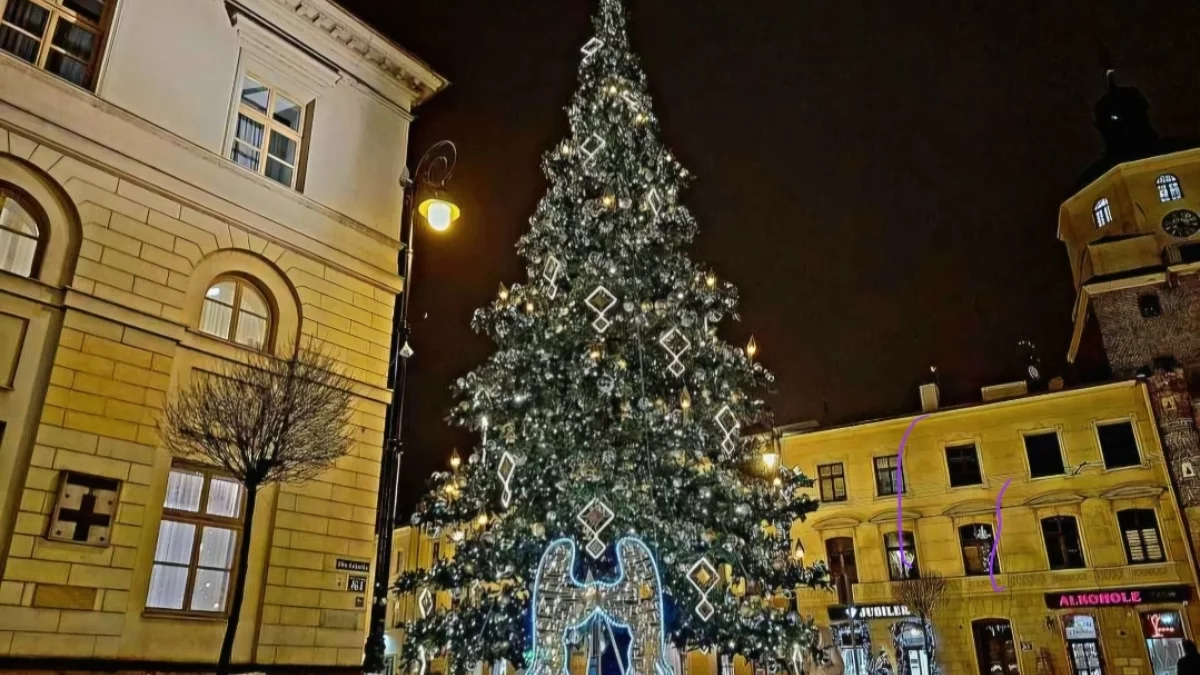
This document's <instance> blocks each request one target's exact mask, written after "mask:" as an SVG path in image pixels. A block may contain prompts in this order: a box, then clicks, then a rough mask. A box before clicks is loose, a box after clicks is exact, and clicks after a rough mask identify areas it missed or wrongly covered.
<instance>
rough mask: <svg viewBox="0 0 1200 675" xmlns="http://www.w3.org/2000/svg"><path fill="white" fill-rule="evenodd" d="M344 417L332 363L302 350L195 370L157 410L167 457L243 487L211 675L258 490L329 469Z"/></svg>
mask: <svg viewBox="0 0 1200 675" xmlns="http://www.w3.org/2000/svg"><path fill="white" fill-rule="evenodd" d="M350 414H351V393H350V387H349V381H348V380H347V379H346V378H345V377H344V376H343V374H342V371H341V368H340V367H339V364H338V363H337V362H336V361H334V360H333V359H332V358H331V357H330V356H328V355H327V354H326V353H324V352H321V351H316V350H313V349H309V348H305V347H298V348H296V349H294V350H292V356H291V357H290V358H287V359H280V358H276V357H274V356H270V355H268V354H255V355H254V356H252V357H250V358H249V359H248V360H247V362H246V363H236V364H229V365H225V366H223V367H221V368H219V369H218V371H217V372H215V373H205V372H199V371H197V372H195V373H194V374H193V375H192V378H191V382H189V384H188V386H187V387H185V388H182V389H181V390H180V391H179V392H178V393H177V394H176V395H175V398H174V400H172V401H170V402H169V403H168V404H167V406H166V409H165V410H164V411H163V416H162V421H161V424H160V428H161V431H162V439H163V443H164V445H165V446H166V448H167V449H168V450H169V451H170V452H171V454H173V455H175V456H177V457H181V458H185V459H190V460H193V461H198V462H202V463H205V464H208V465H211V466H215V467H218V468H220V469H221V470H223V471H225V472H228V473H229V475H230V476H232V477H233V478H235V479H237V480H238V481H240V482H241V484H242V486H243V487H244V488H245V490H246V509H245V528H244V529H243V531H242V540H241V542H240V544H239V547H238V558H237V562H236V567H235V569H234V570H233V572H234V574H233V583H234V587H233V601H232V602H231V603H230V606H229V620H228V623H227V625H226V628H225V639H224V641H223V642H222V643H221V657H220V661H219V662H218V664H217V673H218V674H219V675H224V674H225V673H227V672H229V662H230V659H231V657H232V655H233V640H234V637H235V636H236V635H237V626H238V620H239V618H240V615H241V611H242V600H243V598H244V596H245V591H246V564H247V559H248V557H249V553H250V541H251V535H252V533H253V528H254V507H255V503H256V501H257V497H258V490H259V488H261V487H263V486H264V485H268V484H271V483H291V482H299V481H304V480H308V479H310V478H313V477H315V476H316V475H317V474H319V473H321V472H322V471H325V470H326V469H329V468H331V467H332V466H333V465H334V463H335V462H336V461H337V460H338V458H340V457H342V456H344V455H345V454H347V453H348V452H349V451H350V448H351V446H352V444H353V435H352V431H351V426H350Z"/></svg>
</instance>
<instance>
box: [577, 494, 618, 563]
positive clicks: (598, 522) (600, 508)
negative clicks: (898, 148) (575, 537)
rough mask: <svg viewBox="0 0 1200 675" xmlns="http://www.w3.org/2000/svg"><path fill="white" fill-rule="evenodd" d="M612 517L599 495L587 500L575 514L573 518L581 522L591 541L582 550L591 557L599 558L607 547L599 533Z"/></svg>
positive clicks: (609, 509)
mask: <svg viewBox="0 0 1200 675" xmlns="http://www.w3.org/2000/svg"><path fill="white" fill-rule="evenodd" d="M614 517H615V514H614V513H613V510H612V509H611V508H609V506H608V504H605V503H604V501H603V500H602V499H600V498H599V497H596V498H595V499H593V500H592V501H590V502H588V504H587V506H585V507H583V510H582V511H580V512H579V513H577V514H575V518H576V519H578V520H579V522H580V523H582V524H583V530H584V532H586V533H587V534H588V535H590V536H591V541H589V542H588V543H587V546H585V547H583V550H585V551H587V553H588V555H590V556H592V557H593V558H599V557H600V556H601V555H602V554H603V553H604V549H606V548H608V544H605V543H604V542H603V541H601V540H600V534H601V533H602V532H604V529H605V528H606V527H608V526H609V524H610V523H612V521H613V518H614Z"/></svg>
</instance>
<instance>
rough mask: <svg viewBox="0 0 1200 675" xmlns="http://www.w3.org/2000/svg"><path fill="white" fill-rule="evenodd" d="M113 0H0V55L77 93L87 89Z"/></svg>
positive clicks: (92, 78)
mask: <svg viewBox="0 0 1200 675" xmlns="http://www.w3.org/2000/svg"><path fill="white" fill-rule="evenodd" d="M113 3H114V0H0V8H2V9H0V49H3V50H4V51H6V52H8V53H9V54H12V55H13V56H16V57H17V58H19V59H21V60H23V61H26V62H28V63H31V64H33V65H35V66H37V67H38V68H41V69H43V70H47V71H50V72H51V73H54V74H55V75H57V76H59V77H61V78H63V79H64V80H67V81H68V82H72V83H74V84H77V85H79V86H81V87H87V88H90V87H91V86H92V85H93V80H94V79H95V74H96V71H97V70H98V66H99V63H98V62H99V60H100V46H101V44H102V43H103V42H104V34H105V32H106V31H107V30H108V22H109V20H110V18H111V16H110V15H111V14H112V12H111V9H112V5H113Z"/></svg>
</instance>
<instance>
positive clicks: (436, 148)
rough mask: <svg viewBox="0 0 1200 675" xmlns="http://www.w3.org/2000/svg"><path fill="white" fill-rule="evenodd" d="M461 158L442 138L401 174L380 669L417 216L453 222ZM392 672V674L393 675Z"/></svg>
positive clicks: (375, 618) (444, 224) (380, 515)
mask: <svg viewBox="0 0 1200 675" xmlns="http://www.w3.org/2000/svg"><path fill="white" fill-rule="evenodd" d="M457 161H458V147H457V146H455V145H454V143H452V142H450V141H439V142H437V143H435V144H433V146H431V147H430V148H429V149H428V150H426V151H425V154H424V155H422V156H421V161H419V162H417V169H416V171H413V173H412V177H411V178H409V179H404V178H402V179H401V181H400V182H401V185H403V186H404V188H406V189H405V193H404V204H403V209H402V212H403V213H404V214H407V217H408V223H407V227H404V223H401V227H402V230H403V231H402V235H401V240H400V243H401V245H402V247H403V249H404V250H403V251H402V252H401V253H400V256H401V258H400V261H399V262H400V273H401V274H402V275H403V279H404V288H403V289H402V290H401V292H400V294H399V295H398V297H397V298H396V301H397V305H398V307H397V308H396V309H397V311H396V314H395V318H394V319H393V322H392V347H391V372H390V373H389V379H390V380H391V385H392V403H391V405H389V406H388V409H387V414H386V416H385V420H384V429H385V432H384V441H383V457H382V459H381V462H380V467H379V495H378V498H377V501H376V505H375V509H376V511H375V542H376V544H375V580H374V586H373V587H372V591H373V598H374V601H373V603H372V604H371V623H370V630H369V631H368V633H367V644H366V647H365V654H364V658H363V670H364V671H366V672H368V673H378V672H381V671H382V670H383V664H384V653H383V652H384V639H383V638H384V632H385V630H386V626H385V625H384V624H385V623H386V621H387V600H388V583H389V582H390V577H391V562H392V532H393V530H395V529H396V525H395V521H396V498H397V492H398V490H399V487H400V460H401V459H402V458H403V456H404V445H403V437H402V435H401V432H402V429H403V423H404V385H405V381H406V379H407V374H408V359H409V358H410V357H412V355H413V350H412V347H410V346H409V344H408V338H409V335H410V333H411V330H410V328H409V325H408V305H409V302H408V301H409V298H410V296H411V295H412V293H411V291H412V270H413V242H414V238H415V237H414V235H415V234H416V224H417V215H418V214H419V215H420V216H421V217H423V218H424V219H425V221H426V222H427V223H429V226H430V227H431V228H433V229H434V230H437V231H439V232H442V231H445V230H446V229H447V228H449V227H450V224H451V223H452V222H454V221H455V220H456V219H457V218H458V216H459V215H460V211H459V208H458V206H456V205H455V204H454V203H453V202H450V201H448V200H446V199H444V198H443V197H442V194H441V193H442V188H444V187H445V185H446V181H448V180H450V176H451V175H452V174H453V173H454V165H455V164H456V163H457ZM422 189H425V190H432V194H430V195H429V196H428V197H426V198H425V199H424V200H423V201H420V202H418V201H417V200H418V199H419V198H420V196H421V194H420V193H421V191H422ZM389 675H390V674H389Z"/></svg>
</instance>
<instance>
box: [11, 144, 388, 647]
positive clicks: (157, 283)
mask: <svg viewBox="0 0 1200 675" xmlns="http://www.w3.org/2000/svg"><path fill="white" fill-rule="evenodd" d="M11 167H21V168H24V169H26V174H27V176H32V178H29V177H26V178H25V179H21V178H20V177H18V178H17V179H16V180H26V182H27V183H28V181H31V180H32V181H36V185H41V186H43V187H45V186H49V187H50V189H49V190H43V191H42V192H40V193H39V194H42V195H43V198H44V200H45V201H47V202H48V203H46V204H44V206H45V208H47V210H49V211H55V212H61V213H63V214H65V215H64V216H63V218H62V219H60V221H58V222H51V223H50V226H51V229H52V236H54V237H65V238H66V239H67V240H70V239H71V237H74V249H76V250H78V258H77V261H76V260H75V258H74V253H73V251H72V247H71V246H69V245H67V244H66V243H64V244H61V245H58V246H57V247H56V248H55V249H54V250H53V251H51V252H50V253H51V255H50V259H48V260H47V261H46V263H45V264H44V267H45V269H47V270H54V269H59V268H60V267H61V268H62V269H66V270H67V273H66V274H65V275H64V276H63V280H62V282H60V283H56V282H55V280H54V279H40V280H31V279H23V278H19V277H15V276H13V275H10V274H6V273H0V314H4V315H8V316H10V317H16V319H15V320H17V321H18V322H19V323H21V324H23V325H25V331H26V333H25V339H24V340H23V341H22V342H21V343H19V344H18V345H14V348H13V349H10V350H8V351H11V352H12V353H6V354H0V360H4V359H12V360H15V362H16V364H17V365H16V367H17V371H16V379H15V382H14V388H13V389H12V390H0V422H4V423H5V425H6V428H5V432H4V438H3V441H2V443H0V503H2V504H3V505H4V509H3V511H0V556H3V557H0V568H2V576H0V579H2V580H0V657H3V656H14V657H17V656H55V657H82V658H95V659H108V658H119V659H128V660H163V661H181V662H213V661H215V660H216V656H217V652H218V648H219V644H220V639H221V636H222V634H223V630H224V625H225V623H224V617H211V618H206V619H199V620H198V619H194V618H192V619H183V618H178V617H173V616H162V615H154V614H153V613H147V612H146V611H145V601H146V593H147V586H148V580H149V575H150V571H151V567H152V564H153V557H154V550H155V545H156V541H157V534H158V523H159V519H160V517H161V512H162V504H163V497H164V493H165V490H166V480H167V474H168V471H169V467H170V464H171V458H170V456H169V455H168V454H167V452H166V451H165V450H163V449H162V448H161V447H160V446H159V439H158V436H157V434H156V420H157V413H158V411H159V410H160V409H161V408H162V406H163V403H164V401H165V400H167V398H168V397H169V396H170V395H171V392H172V390H173V389H174V388H176V387H178V386H179V385H180V383H181V382H185V381H186V379H187V377H188V376H189V374H190V373H191V372H192V370H193V369H211V368H214V367H217V366H218V365H219V364H220V363H223V362H228V361H231V360H237V359H239V358H241V357H242V356H243V355H244V350H243V349H242V348H241V347H239V346H236V345H233V344H231V343H227V342H224V341H221V340H217V339H214V338H211V337H208V336H206V335H204V334H202V333H200V332H199V331H198V330H197V325H198V320H199V311H200V301H201V296H202V294H203V293H204V291H205V289H206V288H207V287H208V284H209V282H210V281H211V280H212V278H213V277H214V276H216V275H217V274H220V273H225V272H231V271H234V272H242V273H245V274H247V275H250V276H253V277H254V278H256V279H257V280H259V281H260V283H262V284H263V286H264V287H266V288H267V290H269V291H270V292H271V295H272V296H273V298H274V300H275V302H276V304H277V305H278V306H277V308H276V309H277V311H276V319H277V325H278V327H279V331H278V332H279V338H278V340H277V342H276V345H275V346H276V347H277V348H282V347H283V346H284V345H285V344H286V342H287V341H288V339H289V338H290V339H293V340H294V339H295V338H296V337H297V336H298V335H304V336H307V337H310V338H314V339H316V340H317V341H318V344H320V343H324V344H327V345H328V346H330V347H331V348H333V349H334V350H335V351H334V353H335V355H336V357H337V358H338V359H339V360H341V361H342V363H343V364H344V365H345V367H346V368H347V369H348V373H349V374H350V375H351V376H352V377H353V378H354V380H355V381H356V385H355V386H356V394H357V396H356V399H355V403H354V405H355V412H354V417H353V424H354V425H355V434H356V440H357V443H356V444H355V446H354V449H353V451H352V452H351V454H350V455H349V456H347V457H345V458H343V459H341V460H340V461H339V462H338V463H337V466H336V468H335V469H332V470H330V471H327V472H325V473H324V474H322V475H321V476H319V477H318V478H316V479H314V480H312V481H310V482H308V483H305V484H300V485H284V486H282V488H271V489H268V490H265V491H264V494H263V499H261V500H260V502H259V510H258V516H257V520H256V524H255V528H256V531H255V536H254V541H253V544H252V549H251V557H250V568H249V574H248V576H247V595H246V603H245V607H244V611H243V615H242V623H241V627H240V630H239V639H238V643H237V649H236V652H235V661H243V662H245V661H250V660H255V661H257V662H258V663H262V664H271V663H279V664H285V663H293V664H311V665H321V664H329V665H332V664H342V665H355V664H358V663H360V662H361V658H362V645H363V639H364V636H365V629H366V616H367V608H369V606H370V598H369V596H364V595H357V594H354V593H350V592H347V591H346V590H345V585H346V574H347V573H346V572H344V571H338V570H337V569H336V567H335V564H336V563H335V561H336V559H338V558H347V559H353V560H359V561H364V562H368V561H371V560H373V557H374V544H373V534H374V533H373V525H374V521H375V508H374V507H375V498H376V486H377V484H378V477H379V460H380V452H381V446H382V442H383V416H384V410H385V406H386V402H387V401H388V399H389V392H388V391H387V390H386V389H385V387H386V379H387V372H386V371H387V358H388V344H389V331H390V329H391V314H392V303H393V299H394V297H395V292H396V290H397V289H398V288H399V285H400V284H399V279H397V278H395V277H394V276H392V277H390V278H387V277H386V276H385V277H383V278H385V279H387V281H386V283H383V282H380V281H377V280H376V279H379V278H381V277H380V275H379V272H378V270H370V269H368V268H367V267H366V266H365V265H363V266H362V267H361V269H360V268H358V267H356V266H355V264H353V262H352V261H350V259H348V258H345V257H343V258H342V262H340V263H335V262H332V261H330V260H327V259H325V258H323V257H322V256H321V255H320V252H321V251H322V249H321V247H320V246H318V245H316V244H314V245H312V246H311V247H310V248H308V249H305V248H302V247H296V246H292V245H289V244H287V243H284V242H282V241H280V240H277V239H274V238H272V237H270V236H269V235H267V234H265V233H263V232H261V231H258V230H255V229H254V228H252V227H250V226H248V225H245V224H243V223H241V222H238V221H236V220H233V219H228V218H223V217H218V216H217V215H216V214H214V213H212V212H211V211H208V210H207V209H205V208H203V207H201V206H199V205H198V204H195V203H192V202H190V201H188V200H186V199H183V198H180V197H178V196H177V195H174V194H172V193H171V192H170V191H168V190H166V189H163V188H160V187H156V185H155V184H153V183H149V182H144V181H140V180H137V179H134V178H132V177H130V176H129V175H126V174H124V173H121V172H119V171H117V170H114V169H107V168H104V167H101V166H98V165H96V164H93V163H89V162H86V161H84V160H83V159H81V158H79V157H76V156H73V155H70V154H68V151H67V150H65V149H63V148H61V147H56V146H50V145H47V144H45V143H43V142H42V141H40V140H38V139H35V138H31V137H29V136H26V135H22V134H19V133H17V132H15V131H10V130H6V129H4V128H2V127H0V174H3V176H6V177H8V178H9V180H13V178H12V177H11V176H12V175H14V174H13V173H12V172H11V171H9V169H10V168H11ZM6 172H7V173H6ZM163 181H164V182H166V179H165V178H164V179H163ZM36 185H35V184H33V183H29V185H28V187H29V191H30V192H33V191H34V188H35V187H36ZM52 220H53V219H52ZM68 243H69V241H68ZM379 244H380V245H387V242H386V241H385V240H384V239H382V236H381V238H380V242H379ZM72 268H74V273H73V274H72V273H70V270H71V269H72ZM64 470H73V471H80V472H84V473H89V474H94V475H98V476H104V477H109V478H115V479H118V480H120V481H121V489H120V498H119V506H118V508H117V511H116V515H115V523H116V524H115V526H114V527H113V529H112V532H111V542H110V545H108V546H101V547H93V546H87V545H83V544H76V543H69V542H61V541H51V540H49V539H47V538H46V537H45V534H46V530H47V525H48V520H49V518H50V514H51V512H52V510H53V507H54V503H55V500H56V491H57V489H58V481H59V476H60V472H61V471H64ZM39 589H40V592H39ZM356 598H358V599H361V600H362V604H361V606H360V605H359V604H357V603H356Z"/></svg>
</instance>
